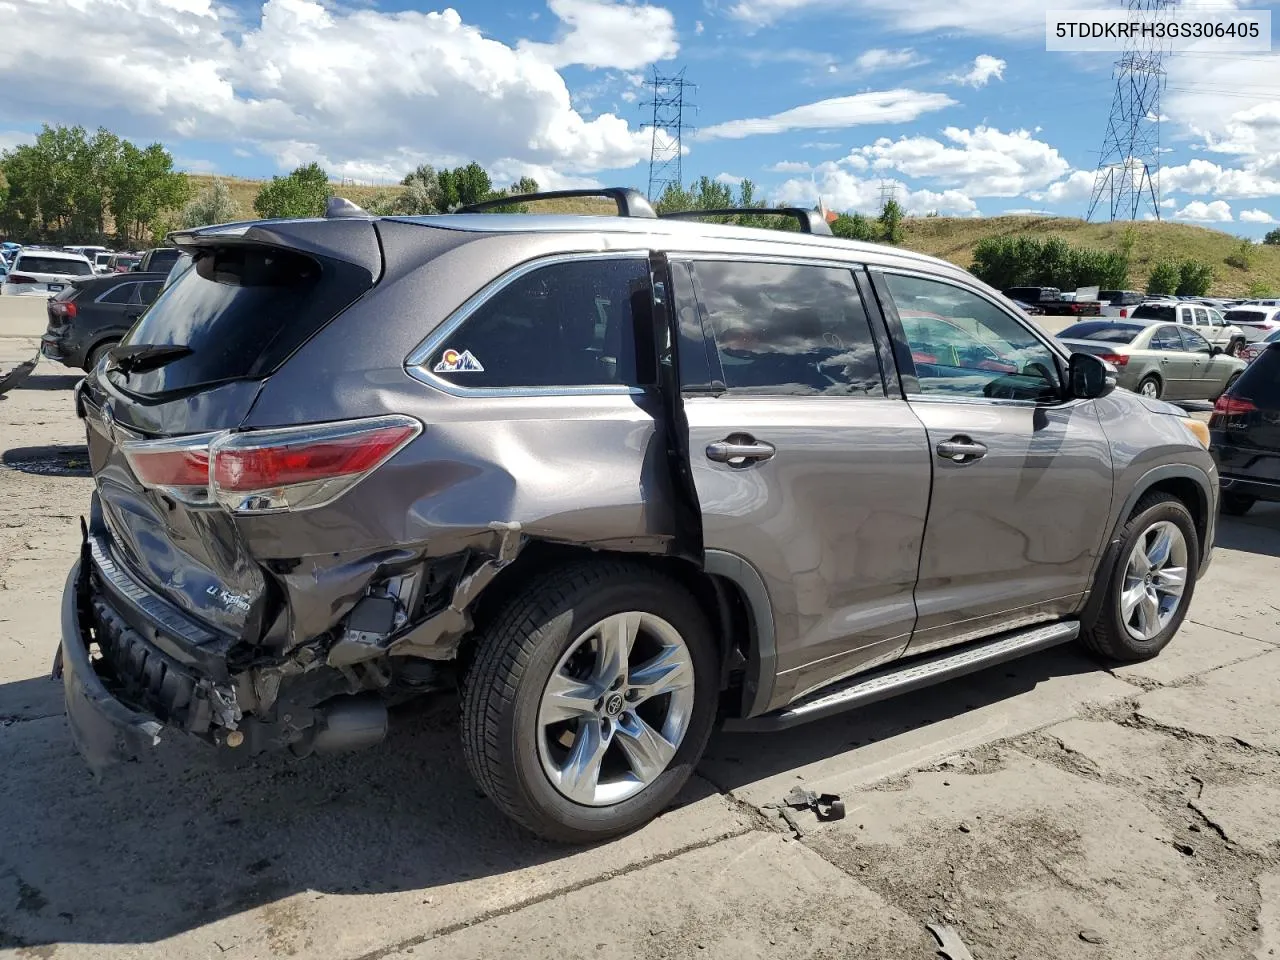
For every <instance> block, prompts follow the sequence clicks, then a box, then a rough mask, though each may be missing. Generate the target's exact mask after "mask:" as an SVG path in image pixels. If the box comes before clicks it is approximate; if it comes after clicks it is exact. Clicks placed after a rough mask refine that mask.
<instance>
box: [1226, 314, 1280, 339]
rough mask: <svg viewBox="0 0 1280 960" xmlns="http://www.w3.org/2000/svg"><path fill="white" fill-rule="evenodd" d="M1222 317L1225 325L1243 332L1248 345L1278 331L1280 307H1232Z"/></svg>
mask: <svg viewBox="0 0 1280 960" xmlns="http://www.w3.org/2000/svg"><path fill="white" fill-rule="evenodd" d="M1223 317H1225V318H1226V321H1227V323H1230V324H1233V325H1234V326H1237V327H1239V328H1240V329H1241V330H1242V331H1244V335H1245V339H1246V340H1248V341H1249V342H1250V343H1253V342H1255V341H1258V340H1262V339H1263V338H1264V337H1266V336H1267V334H1269V333H1274V332H1275V331H1276V330H1280V307H1251V306H1242V307H1233V308H1232V309H1230V310H1228V311H1227V312H1226V313H1224V314H1223Z"/></svg>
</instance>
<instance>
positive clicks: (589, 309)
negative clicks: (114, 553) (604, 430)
mask: <svg viewBox="0 0 1280 960" xmlns="http://www.w3.org/2000/svg"><path fill="white" fill-rule="evenodd" d="M652 311H653V294H652V290H651V287H650V282H649V261H648V260H647V259H642V258H639V257H637V258H634V259H633V258H627V259H608V260H588V259H583V260H571V261H569V262H566V263H556V264H549V265H547V266H545V267H541V268H539V269H536V270H533V271H531V272H529V273H526V274H524V275H523V276H520V277H517V278H516V279H515V280H513V281H511V282H510V283H508V284H507V285H506V286H504V287H502V288H501V289H500V290H499V291H498V292H497V293H495V294H494V295H493V296H491V297H490V298H489V299H488V300H486V301H484V302H483V303H482V304H481V305H480V306H479V307H477V308H476V309H475V310H474V311H473V312H472V313H471V314H470V315H469V316H468V317H467V318H466V320H464V321H463V323H462V325H461V326H459V327H458V328H457V329H456V330H454V331H453V332H452V333H450V334H449V335H448V336H447V337H445V338H444V340H443V341H442V342H441V343H440V344H439V345H437V346H436V348H435V350H434V351H433V352H432V354H431V355H430V356H429V357H428V358H427V361H426V364H425V365H426V368H427V369H428V370H430V371H431V372H432V373H433V374H434V375H435V376H437V377H439V378H440V379H442V380H444V381H446V382H447V383H450V384H453V385H455V386H459V387H472V388H481V389H520V388H531V387H532V388H539V387H541V388H546V387H600V386H640V385H642V384H645V383H652V382H653V372H652V371H653V363H652V353H653V340H652V337H651V336H648V337H642V339H644V342H645V343H646V344H647V352H648V357H647V358H646V359H639V357H638V351H637V333H638V332H640V331H643V330H651V329H652V327H651V325H650V324H649V322H648V320H649V318H650V317H651V316H652ZM642 373H643V376H642Z"/></svg>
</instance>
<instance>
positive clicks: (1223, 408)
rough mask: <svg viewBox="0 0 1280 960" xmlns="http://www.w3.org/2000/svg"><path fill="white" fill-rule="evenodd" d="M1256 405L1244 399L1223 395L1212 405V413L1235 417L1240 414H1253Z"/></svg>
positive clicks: (1256, 407)
mask: <svg viewBox="0 0 1280 960" xmlns="http://www.w3.org/2000/svg"><path fill="white" fill-rule="evenodd" d="M1257 409H1258V405H1257V404H1256V403H1254V402H1253V401H1252V400H1249V399H1246V398H1245V397H1233V396H1231V395H1230V394H1226V393H1224V394H1223V395H1222V396H1220V397H1219V398H1218V399H1217V400H1215V401H1214V403H1213V412H1214V413H1221V414H1225V415H1226V416H1229V417H1230V416H1237V415H1239V414H1242V413H1253V412H1254V411H1255V410H1257Z"/></svg>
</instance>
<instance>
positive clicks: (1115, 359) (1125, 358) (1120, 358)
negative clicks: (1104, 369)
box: [1098, 353, 1129, 367]
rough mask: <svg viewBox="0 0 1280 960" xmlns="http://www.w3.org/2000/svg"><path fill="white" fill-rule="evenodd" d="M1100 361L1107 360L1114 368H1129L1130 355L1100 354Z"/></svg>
mask: <svg viewBox="0 0 1280 960" xmlns="http://www.w3.org/2000/svg"><path fill="white" fill-rule="evenodd" d="M1098 359H1099V360H1105V361H1107V363H1109V364H1111V365H1112V366H1114V367H1123V366H1127V365H1128V363H1129V355H1128V354H1127V353H1100V354H1098Z"/></svg>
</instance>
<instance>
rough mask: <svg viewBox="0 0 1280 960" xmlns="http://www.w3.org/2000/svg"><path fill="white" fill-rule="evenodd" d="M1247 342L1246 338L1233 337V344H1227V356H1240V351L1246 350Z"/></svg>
mask: <svg viewBox="0 0 1280 960" xmlns="http://www.w3.org/2000/svg"><path fill="white" fill-rule="evenodd" d="M1245 342H1246V341H1245V339H1244V337H1232V338H1231V342H1230V343H1228V344H1227V356H1229V357H1238V356H1240V351H1241V350H1243V349H1244V345H1245Z"/></svg>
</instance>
